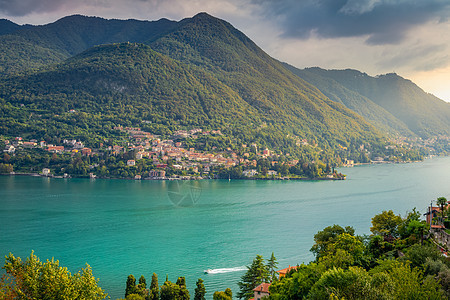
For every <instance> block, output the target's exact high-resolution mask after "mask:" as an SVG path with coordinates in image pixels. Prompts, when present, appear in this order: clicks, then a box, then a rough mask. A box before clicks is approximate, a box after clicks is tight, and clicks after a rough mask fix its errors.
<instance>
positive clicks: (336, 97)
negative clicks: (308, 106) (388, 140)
mask: <svg viewBox="0 0 450 300" xmlns="http://www.w3.org/2000/svg"><path fill="white" fill-rule="evenodd" d="M284 65H285V67H286V68H288V69H289V70H290V71H292V72H293V73H294V74H296V75H297V76H299V77H300V78H302V79H304V80H306V81H307V82H309V83H311V84H313V85H314V86H315V87H317V88H318V89H319V90H320V91H321V92H322V93H324V95H326V96H327V97H328V98H329V99H331V100H333V101H336V102H339V103H342V104H343V105H345V106H346V107H348V108H350V109H351V110H353V111H354V112H356V113H358V114H359V115H361V116H363V117H364V118H365V119H366V120H367V121H369V122H370V123H371V124H373V125H374V126H375V127H376V128H379V129H380V130H381V131H382V132H385V133H386V134H390V135H401V136H405V137H413V136H415V134H414V133H413V132H412V131H411V130H410V129H409V128H408V127H407V125H406V124H405V123H403V122H402V121H400V120H399V119H397V118H396V117H395V116H393V115H392V114H391V113H390V112H389V111H387V110H386V109H384V108H383V107H381V106H380V105H378V104H376V103H375V102H373V101H372V100H370V99H369V98H367V97H365V96H363V95H361V94H359V93H358V92H356V91H353V90H351V89H348V88H347V87H345V86H343V85H342V84H340V83H339V82H337V81H336V80H334V79H332V78H329V77H324V76H321V75H319V74H317V73H316V72H314V71H313V70H315V69H316V68H309V69H298V68H295V67H293V66H291V65H289V64H284Z"/></svg>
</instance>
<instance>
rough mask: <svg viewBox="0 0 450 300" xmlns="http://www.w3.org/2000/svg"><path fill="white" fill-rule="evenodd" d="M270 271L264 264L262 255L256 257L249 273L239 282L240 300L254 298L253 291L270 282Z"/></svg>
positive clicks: (238, 295) (248, 270)
mask: <svg viewBox="0 0 450 300" xmlns="http://www.w3.org/2000/svg"><path fill="white" fill-rule="evenodd" d="M269 275H270V274H269V271H268V268H267V266H266V265H265V264H264V259H263V257H262V256H261V255H256V257H255V259H253V262H252V264H251V265H250V266H247V272H245V274H244V275H242V277H241V281H239V282H238V286H239V292H238V294H237V297H238V298H239V299H250V298H251V297H252V296H253V289H254V288H256V287H257V286H258V285H259V284H261V283H263V282H269Z"/></svg>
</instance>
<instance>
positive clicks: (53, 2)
mask: <svg viewBox="0 0 450 300" xmlns="http://www.w3.org/2000/svg"><path fill="white" fill-rule="evenodd" d="M74 1H75V0H74ZM64 2H67V1H66V0H0V12H2V13H4V14H5V15H8V16H16V17H21V16H26V15H28V14H30V13H35V12H37V13H44V12H52V11H55V10H58V9H59V8H60V7H61V5H63V4H64Z"/></svg>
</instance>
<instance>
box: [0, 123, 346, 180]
mask: <svg viewBox="0 0 450 300" xmlns="http://www.w3.org/2000/svg"><path fill="white" fill-rule="evenodd" d="M114 130H116V131H118V132H120V133H121V134H125V136H126V143H125V144H124V145H118V144H112V145H107V144H104V143H99V145H98V148H90V147H87V146H85V144H84V143H83V141H80V140H75V139H71V140H68V139H64V140H62V143H61V144H58V145H55V144H48V143H47V142H46V141H44V140H42V141H38V140H36V139H30V140H25V139H23V138H22V137H16V138H14V139H12V140H4V141H3V143H4V150H3V153H4V155H7V157H6V158H5V157H4V159H3V161H4V164H3V169H4V170H3V172H2V173H10V174H28V175H41V176H48V177H59V178H61V177H71V176H74V175H75V176H76V175H79V176H77V177H86V175H87V176H89V177H90V178H116V177H122V178H134V179H137V180H139V179H161V180H173V179H204V178H208V179H213V178H214V179H215V178H223V177H225V178H226V174H225V173H227V174H228V173H229V174H228V178H231V177H233V178H243V179H282V180H285V179H302V178H303V179H305V178H311V177H314V178H317V179H330V180H336V179H345V176H344V175H342V174H339V173H337V172H336V171H335V170H334V168H332V167H330V166H329V165H325V164H322V163H317V164H316V163H314V162H313V163H310V164H305V163H303V165H302V166H299V164H300V162H299V160H297V159H286V158H289V154H286V155H283V156H281V155H280V154H276V153H274V152H273V151H271V150H270V149H268V148H264V149H259V147H258V145H256V144H250V145H245V144H243V145H240V151H236V150H233V149H231V148H226V149H224V150H223V149H218V148H217V147H216V146H212V147H211V150H212V151H201V150H196V149H195V148H193V147H188V145H187V144H188V143H187V142H186V141H187V140H196V139H198V138H199V137H205V136H213V137H221V136H223V134H222V133H221V131H220V130H211V131H203V130H202V129H200V128H195V129H191V130H178V131H176V132H174V133H173V135H171V136H170V138H169V139H161V138H160V137H158V136H156V135H154V134H152V133H149V132H145V131H142V130H141V129H140V128H137V127H122V126H117V127H114ZM299 143H301V145H303V146H306V145H308V141H307V140H301V141H299ZM33 150H36V151H40V153H41V154H42V152H43V151H44V152H45V153H47V154H50V155H51V159H50V161H49V165H44V166H43V167H42V168H41V169H39V170H38V169H36V168H35V167H34V166H35V165H33V166H32V168H30V170H27V171H26V172H24V170H23V169H22V170H21V171H16V170H14V169H13V168H12V165H8V166H7V167H5V163H8V162H10V161H11V160H12V158H13V157H14V156H16V155H17V154H19V153H21V152H27V153H29V152H30V151H33ZM69 157H70V158H76V159H77V161H78V162H83V163H86V164H87V165H86V166H85V167H86V171H83V172H81V174H80V172H73V170H70V169H71V168H70V167H69V168H64V167H63V168H59V169H58V168H56V167H59V165H60V164H54V166H52V165H51V162H57V161H58V160H63V159H64V158H66V160H67V158H69ZM113 163H118V167H120V168H121V169H123V171H124V172H122V174H120V172H119V173H117V172H116V173H114V174H111V172H110V170H108V169H110V167H111V164H113ZM108 164H109V165H108ZM345 165H349V166H350V165H353V161H351V160H349V161H346V162H345ZM72 166H73V164H72ZM296 166H297V167H298V168H304V169H305V168H310V169H312V171H313V172H314V175H315V176H309V174H305V175H306V176H301V174H297V175H296V174H295V172H289V170H290V169H291V168H293V167H294V168H295V167H296ZM105 167H106V168H105ZM5 171H6V172H5ZM70 171H72V172H70ZM291 171H292V169H291ZM224 174H225V175H224Z"/></svg>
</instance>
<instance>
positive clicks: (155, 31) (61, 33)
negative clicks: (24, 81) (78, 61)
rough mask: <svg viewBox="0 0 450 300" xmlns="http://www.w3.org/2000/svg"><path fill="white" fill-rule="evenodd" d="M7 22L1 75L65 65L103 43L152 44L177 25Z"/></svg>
mask: <svg viewBox="0 0 450 300" xmlns="http://www.w3.org/2000/svg"><path fill="white" fill-rule="evenodd" d="M7 22H9V21H6V20H5V22H4V23H6V24H9V25H8V26H7V28H10V29H4V30H2V31H1V32H0V61H1V62H2V64H1V67H0V75H1V74H3V75H5V74H6V75H8V74H17V73H18V72H21V71H27V70H33V69H36V68H38V67H42V66H46V65H48V64H53V63H58V62H62V61H63V60H64V59H67V58H69V57H71V56H73V55H75V54H79V53H81V52H83V51H85V50H87V49H89V48H91V47H93V46H96V45H100V44H110V43H122V42H146V41H150V40H153V39H155V38H156V37H157V36H159V35H162V34H164V33H165V32H167V31H170V30H171V29H172V27H173V26H176V25H177V22H174V21H169V20H167V19H160V20H158V21H153V22H150V21H138V20H106V19H103V18H98V17H86V16H81V15H73V16H68V17H64V18H62V19H60V20H58V21H56V22H54V23H51V24H47V25H42V26H31V25H27V26H22V27H20V26H19V25H17V24H14V23H12V22H9V23H7ZM10 23H11V24H10ZM14 25H16V26H14ZM17 26H19V27H17Z"/></svg>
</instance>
